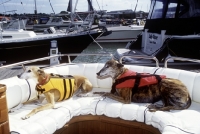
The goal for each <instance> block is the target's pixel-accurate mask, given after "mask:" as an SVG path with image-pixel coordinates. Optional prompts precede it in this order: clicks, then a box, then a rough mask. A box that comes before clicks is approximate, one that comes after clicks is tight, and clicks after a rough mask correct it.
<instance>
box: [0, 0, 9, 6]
mask: <svg viewBox="0 0 200 134" xmlns="http://www.w3.org/2000/svg"><path fill="white" fill-rule="evenodd" d="M9 1H11V0H7V1H4V2H2V3H0V5H2V4H3V5H4V3H7V2H9Z"/></svg>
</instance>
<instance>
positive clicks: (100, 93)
mask: <svg viewBox="0 0 200 134" xmlns="http://www.w3.org/2000/svg"><path fill="white" fill-rule="evenodd" d="M105 93H106V92H93V94H100V95H101V94H105Z"/></svg>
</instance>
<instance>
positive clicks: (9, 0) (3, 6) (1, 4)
mask: <svg viewBox="0 0 200 134" xmlns="http://www.w3.org/2000/svg"><path fill="white" fill-rule="evenodd" d="M8 1H10V0H8ZM8 1H5V2H2V3H1V4H0V5H3V8H4V11H5V14H6V8H5V5H4V3H7V2H8ZM5 14H4V15H5Z"/></svg>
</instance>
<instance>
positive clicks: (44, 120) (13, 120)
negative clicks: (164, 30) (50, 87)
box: [0, 63, 200, 134]
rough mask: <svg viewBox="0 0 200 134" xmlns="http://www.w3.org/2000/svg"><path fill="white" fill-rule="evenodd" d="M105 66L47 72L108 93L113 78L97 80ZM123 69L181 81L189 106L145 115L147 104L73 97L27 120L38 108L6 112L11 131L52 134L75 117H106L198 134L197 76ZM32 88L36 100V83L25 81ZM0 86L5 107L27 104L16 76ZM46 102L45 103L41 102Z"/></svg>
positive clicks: (76, 66)
mask: <svg viewBox="0 0 200 134" xmlns="http://www.w3.org/2000/svg"><path fill="white" fill-rule="evenodd" d="M103 66H104V64H101V63H92V64H73V65H65V66H64V65H63V66H58V67H52V68H48V69H46V70H45V71H46V72H49V73H59V74H61V75H84V76H85V77H87V78H88V79H89V80H90V81H91V83H92V84H93V92H97V91H99V92H101V91H105V92H110V89H111V86H112V79H111V78H107V79H98V78H97V77H96V73H97V72H98V71H99V70H100V69H101V68H102V67H103ZM125 67H127V68H129V69H131V70H133V71H136V72H146V73H156V74H164V75H166V76H167V77H170V78H177V79H180V80H181V81H182V82H183V83H184V84H185V85H186V86H187V88H188V90H189V93H190V95H191V97H192V105H191V107H190V108H188V109H186V110H172V111H170V112H162V111H158V112H148V111H147V108H146V105H147V104H146V103H131V104H122V103H119V102H117V101H115V100H112V99H109V98H104V97H75V96H74V97H73V98H71V99H69V100H66V101H63V102H59V103H56V105H57V106H58V108H57V109H49V110H44V111H41V112H39V113H37V114H35V115H34V116H32V117H31V118H29V119H27V120H21V117H22V116H24V115H26V114H27V113H29V112H30V111H31V110H32V109H33V108H36V107H38V105H35V103H33V104H26V105H24V106H23V107H21V108H20V109H17V110H15V112H13V113H9V123H10V130H11V131H16V132H19V133H22V134H31V133H38V134H39V133H47V134H51V133H53V132H55V131H56V130H57V129H59V128H61V127H62V126H63V125H64V124H65V123H66V122H68V121H69V120H70V119H71V118H72V117H73V116H78V115H87V114H92V115H106V116H108V117H112V118H118V117H119V118H121V119H124V120H129V121H133V120H136V121H138V122H145V123H146V124H148V125H152V126H154V127H156V128H158V129H159V130H160V132H162V133H164V134H171V133H180V134H185V132H186V133H187V132H188V133H195V134H196V133H197V134H198V133H200V127H199V126H200V97H199V96H200V90H199V81H200V74H198V73H194V72H189V71H184V70H176V69H168V68H157V67H144V66H131V65H125ZM28 82H29V83H30V87H31V92H32V94H31V98H33V97H36V94H35V91H34V90H35V89H34V87H35V84H36V83H34V82H33V81H32V80H28ZM0 83H3V84H6V85H7V91H6V92H7V101H8V107H9V108H12V107H15V106H17V105H19V104H20V103H23V102H26V100H27V99H28V97H29V86H28V83H27V82H26V81H25V80H20V79H18V78H17V77H13V78H9V79H5V80H1V81H0ZM44 103H45V102H44Z"/></svg>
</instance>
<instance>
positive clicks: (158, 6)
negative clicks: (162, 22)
mask: <svg viewBox="0 0 200 134" xmlns="http://www.w3.org/2000/svg"><path fill="white" fill-rule="evenodd" d="M152 4H153V6H152V7H151V9H152V8H153V10H152V12H151V19H157V18H162V14H163V5H164V4H163V1H156V0H153V1H152Z"/></svg>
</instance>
